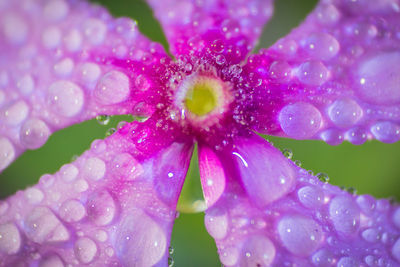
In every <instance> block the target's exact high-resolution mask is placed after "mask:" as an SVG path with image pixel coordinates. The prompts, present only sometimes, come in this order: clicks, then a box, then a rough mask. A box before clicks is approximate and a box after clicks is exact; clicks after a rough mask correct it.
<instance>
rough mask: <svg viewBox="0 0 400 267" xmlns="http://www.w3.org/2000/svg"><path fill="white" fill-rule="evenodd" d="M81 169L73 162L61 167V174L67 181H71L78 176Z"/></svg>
mask: <svg viewBox="0 0 400 267" xmlns="http://www.w3.org/2000/svg"><path fill="white" fill-rule="evenodd" d="M78 173H79V170H78V168H77V167H75V165H73V164H65V165H64V166H62V167H61V169H60V171H59V175H60V177H61V179H63V180H64V181H65V182H71V181H73V180H75V179H76V177H78Z"/></svg>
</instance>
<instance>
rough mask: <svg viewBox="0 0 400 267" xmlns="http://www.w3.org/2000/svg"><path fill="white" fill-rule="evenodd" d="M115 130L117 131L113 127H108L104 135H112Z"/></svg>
mask: <svg viewBox="0 0 400 267" xmlns="http://www.w3.org/2000/svg"><path fill="white" fill-rule="evenodd" d="M116 132H117V129H115V128H110V129H108V130H107V131H106V133H105V136H106V137H109V136H111V135H113V134H114V133H116Z"/></svg>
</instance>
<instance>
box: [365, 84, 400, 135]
mask: <svg viewBox="0 0 400 267" xmlns="http://www.w3.org/2000/svg"><path fill="white" fill-rule="evenodd" d="M399 89H400V88H399ZM371 133H372V134H373V135H374V137H375V138H376V139H378V140H379V141H381V142H384V143H394V142H397V141H398V140H399V139H400V125H399V124H396V123H393V122H390V121H383V122H378V123H375V124H374V125H373V126H372V127H371Z"/></svg>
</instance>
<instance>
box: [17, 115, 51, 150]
mask: <svg viewBox="0 0 400 267" xmlns="http://www.w3.org/2000/svg"><path fill="white" fill-rule="evenodd" d="M49 136H50V129H49V127H48V126H47V124H46V123H45V122H43V121H42V120H39V119H30V120H27V121H26V122H25V123H24V124H23V125H22V127H21V130H20V140H21V144H22V145H23V146H24V147H26V148H28V149H37V148H39V147H41V146H43V145H44V144H45V143H46V141H47V139H48V138H49Z"/></svg>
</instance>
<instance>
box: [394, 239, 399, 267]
mask: <svg viewBox="0 0 400 267" xmlns="http://www.w3.org/2000/svg"><path fill="white" fill-rule="evenodd" d="M392 255H393V257H394V258H395V259H396V260H397V261H398V262H399V263H400V237H399V238H397V241H396V242H395V243H394V244H393V247H392Z"/></svg>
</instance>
